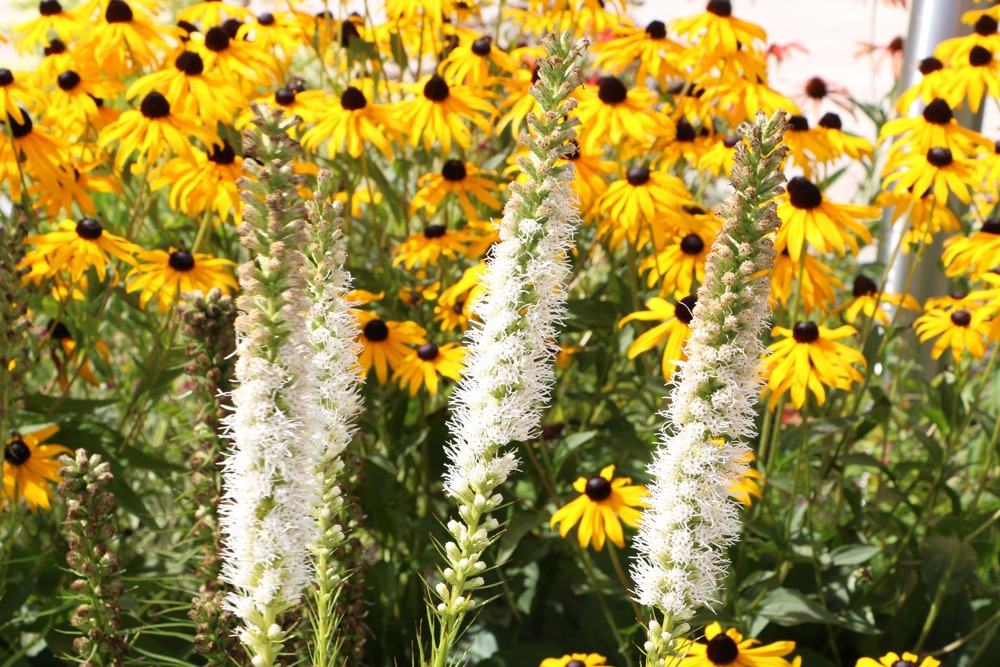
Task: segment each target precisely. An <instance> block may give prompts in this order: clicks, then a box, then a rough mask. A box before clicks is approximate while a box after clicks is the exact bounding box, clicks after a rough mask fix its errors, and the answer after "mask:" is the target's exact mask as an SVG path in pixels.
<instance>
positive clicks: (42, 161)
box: [0, 113, 71, 199]
mask: <svg viewBox="0 0 1000 667" xmlns="http://www.w3.org/2000/svg"><path fill="white" fill-rule="evenodd" d="M7 123H8V125H9V130H8V131H9V132H10V136H11V139H13V140H11V139H8V137H7V132H4V131H0V183H4V182H6V183H7V186H8V187H9V188H10V196H11V198H12V199H19V198H20V197H21V179H22V178H23V176H24V174H25V173H26V174H27V175H28V176H31V177H32V178H33V179H34V180H36V181H37V182H38V183H40V184H41V185H42V187H44V188H45V189H46V190H48V191H49V192H54V191H57V190H60V189H62V188H64V187H66V183H67V182H68V181H69V180H71V179H70V176H69V173H68V171H67V167H68V164H67V162H68V157H69V155H68V150H67V148H66V145H65V143H64V142H63V140H62V139H60V138H59V136H58V134H49V133H46V132H43V131H41V129H40V128H36V127H35V124H34V122H32V120H31V116H29V115H28V114H27V113H25V114H24V122H23V123H19V122H17V121H16V120H14V119H13V118H11V117H10V116H7ZM22 170H23V173H22Z"/></svg>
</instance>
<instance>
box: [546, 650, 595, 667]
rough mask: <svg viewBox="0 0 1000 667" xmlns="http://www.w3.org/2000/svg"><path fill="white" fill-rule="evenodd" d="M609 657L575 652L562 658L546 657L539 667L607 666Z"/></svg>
mask: <svg viewBox="0 0 1000 667" xmlns="http://www.w3.org/2000/svg"><path fill="white" fill-rule="evenodd" d="M606 661H607V658H605V657H604V656H603V655H598V654H597V653H573V654H571V655H564V656H563V657H561V658H546V659H545V660H542V664H540V665H539V666H538V667H607V662H606Z"/></svg>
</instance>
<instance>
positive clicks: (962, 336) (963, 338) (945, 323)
mask: <svg viewBox="0 0 1000 667" xmlns="http://www.w3.org/2000/svg"><path fill="white" fill-rule="evenodd" d="M989 315H990V313H989V310H988V309H987V308H982V307H975V306H974V305H973V304H969V305H967V306H966V307H965V308H962V309H960V310H952V311H951V312H949V311H948V310H928V311H927V312H926V313H924V314H923V315H922V316H920V317H919V318H918V319H917V321H916V322H914V323H913V326H914V328H916V330H917V335H918V336H919V337H920V342H921V343H923V342H925V341H928V340H930V339H931V338H934V337H936V336H940V338H938V339H937V341H936V342H935V343H934V348H933V349H932V350H931V356H932V357H933V358H935V359H937V358H938V357H940V356H941V355H942V354H943V353H944V351H945V350H946V349H948V348H949V347H950V348H951V354H952V357H954V359H955V363H956V364H957V363H959V362H960V361H961V360H962V354H963V353H964V352H965V351H966V350H968V351H969V354H971V355H972V356H973V358H975V359H981V358H982V357H983V355H984V354H986V343H985V337H986V336H987V335H988V334H989V333H990V322H989Z"/></svg>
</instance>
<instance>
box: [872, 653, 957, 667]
mask: <svg viewBox="0 0 1000 667" xmlns="http://www.w3.org/2000/svg"><path fill="white" fill-rule="evenodd" d="M901 661H902V662H906V663H909V665H912V666H913V667H939V665H940V664H941V662H940V661H938V660H935V659H934V658H932V657H930V656H927V657H926V658H924V659H923V660H921V659H920V658H919V657H918V656H917V655H915V654H913V653H907V652H906V651H903V655H902V656H899V655H897V654H896V653H893V652H892V651H890V652H889V653H886V654H885V655H883V656H882V657H881V658H879V659H878V660H875V659H874V658H858V661H857V663H855V665H854V667H895V665H898V664H899V663H900V662H901Z"/></svg>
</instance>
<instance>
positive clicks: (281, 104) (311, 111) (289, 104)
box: [236, 81, 329, 146]
mask: <svg viewBox="0 0 1000 667" xmlns="http://www.w3.org/2000/svg"><path fill="white" fill-rule="evenodd" d="M253 102H256V103H258V104H266V105H267V106H269V107H272V108H276V109H281V110H282V111H283V112H284V114H285V117H286V118H291V117H292V116H298V117H299V118H301V119H302V121H303V122H304V123H313V122H315V121H316V119H317V118H318V117H319V116H320V114H322V113H323V112H324V110H325V109H326V107H327V104H328V103H329V96H328V95H327V94H326V93H324V92H323V91H321V90H306V89H305V85H304V84H303V83H302V82H301V81H295V82H293V83H290V84H288V85H287V86H282V87H281V88H278V89H277V90H276V91H274V92H273V93H271V94H269V95H265V96H263V97H258V98H256V99H255V100H253ZM252 120H253V109H251V108H250V107H249V106H247V108H245V109H243V111H241V112H240V115H239V116H237V117H236V129H237V130H242V129H244V128H245V127H246V126H247V125H249V124H250V122H251V121H252ZM299 127H301V126H299ZM289 132H290V134H291V136H293V137H295V136H297V134H296V133H297V132H298V128H292V129H291V130H290V131H289ZM319 143H321V142H320V141H316V142H314V144H313V145H314V146H318V145H319Z"/></svg>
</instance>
